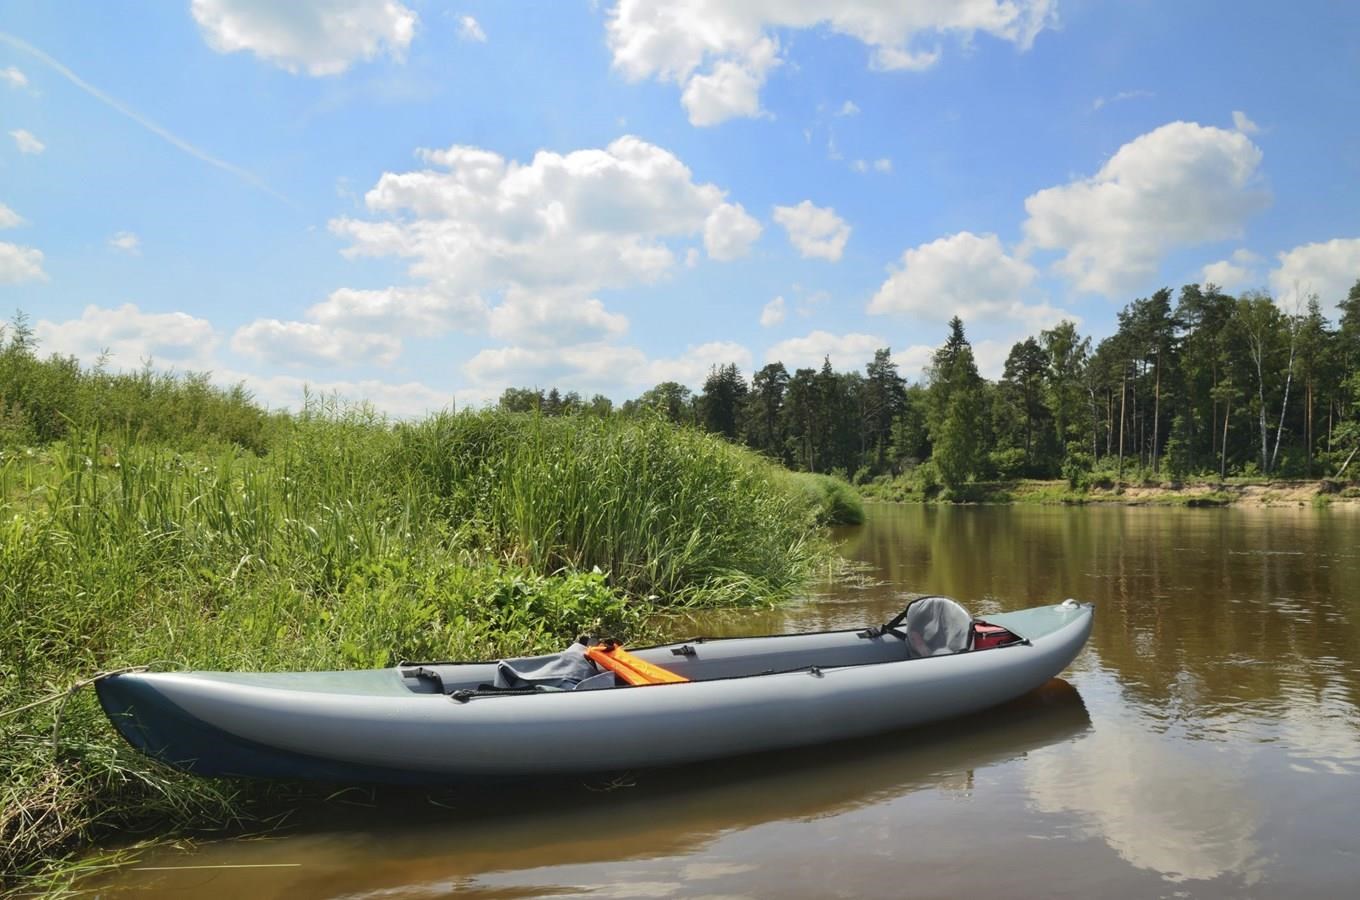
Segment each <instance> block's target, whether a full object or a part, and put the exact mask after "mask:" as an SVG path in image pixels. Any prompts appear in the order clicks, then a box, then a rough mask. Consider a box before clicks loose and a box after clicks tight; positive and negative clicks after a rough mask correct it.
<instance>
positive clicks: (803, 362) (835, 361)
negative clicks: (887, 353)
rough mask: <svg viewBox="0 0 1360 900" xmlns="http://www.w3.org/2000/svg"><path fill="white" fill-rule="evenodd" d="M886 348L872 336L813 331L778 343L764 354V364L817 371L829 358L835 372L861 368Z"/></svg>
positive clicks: (883, 342) (875, 336) (882, 342)
mask: <svg viewBox="0 0 1360 900" xmlns="http://www.w3.org/2000/svg"><path fill="white" fill-rule="evenodd" d="M886 346H888V342H887V341H885V340H884V339H883V338H881V337H879V336H877V335H873V334H858V333H851V334H832V333H831V332H829V331H813V332H811V333H810V334H808V335H805V336H804V337H797V338H789V339H788V340H786V341H780V342H779V343H777V344H775V345H774V346H772V347H770V348H769V349H768V350H766V351H765V361H766V362H769V363H772V362H782V363H783V364H784V367H785V368H786V369H788V370H789V371H790V372H792V371H793V370H795V369H819V368H821V366H822V360H823V359H826V358H827V357H830V359H831V365H832V367H834V368H835V369H837V370H838V371H842V372H844V371H850V370H852V369H859V368H861V367H863V365H864V364H865V363H866V362H869V361H870V360H872V359H873V358H874V351H875V350H878V349H879V348H881V347H886Z"/></svg>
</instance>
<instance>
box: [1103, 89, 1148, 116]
mask: <svg viewBox="0 0 1360 900" xmlns="http://www.w3.org/2000/svg"><path fill="white" fill-rule="evenodd" d="M1155 96H1157V95H1156V94H1154V93H1153V92H1152V91H1144V90H1136V91H1120V92H1119V93H1117V94H1115V95H1114V96H1113V97H1097V98H1096V99H1094V100H1092V101H1091V112H1099V111H1100V110H1101V109H1103V108H1104V107H1106V106H1109V105H1110V104H1111V103H1122V102H1123V101H1125V100H1151V99H1152V98H1153V97H1155Z"/></svg>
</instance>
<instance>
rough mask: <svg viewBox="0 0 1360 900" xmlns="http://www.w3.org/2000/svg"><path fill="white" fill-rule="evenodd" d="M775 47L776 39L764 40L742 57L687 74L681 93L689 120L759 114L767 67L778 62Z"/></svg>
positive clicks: (704, 123)
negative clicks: (761, 90)
mask: <svg viewBox="0 0 1360 900" xmlns="http://www.w3.org/2000/svg"><path fill="white" fill-rule="evenodd" d="M778 51H779V45H778V44H777V43H776V42H775V41H773V40H764V41H761V42H759V43H758V44H756V45H755V46H754V47H752V48H751V49H750V51H749V52H748V53H747V54H746V56H745V58H744V59H742V60H740V61H738V60H724V61H723V62H720V63H717V64H715V65H714V66H713V69H712V71H711V72H708V73H706V74H703V75H695V76H693V77H692V78H690V79H689V83H688V84H686V85H685V90H684V93H683V94H681V95H680V102H681V103H682V104H684V107H685V112H687V113H689V123H690V124H691V125H697V126H699V127H701V128H702V127H705V126H708V125H718V124H720V123H722V122H726V121H727V120H728V119H736V118H755V117H756V116H759V115H760V114H761V108H760V89H761V87H763V86H764V84H765V78H766V76H767V75H768V74H769V71H770V69H772V68H774V67H775V66H776V65H778V64H779V58H778V56H777V55H776V54H777V53H778Z"/></svg>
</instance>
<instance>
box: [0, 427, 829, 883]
mask: <svg viewBox="0 0 1360 900" xmlns="http://www.w3.org/2000/svg"><path fill="white" fill-rule="evenodd" d="M259 449H262V450H263V451H264V452H263V453H262V454H259V455H257V453H255V452H251V450H247V449H244V448H242V447H241V446H239V445H237V444H224V443H216V444H213V443H207V444H204V445H203V446H198V447H197V448H196V449H194V450H192V451H189V452H182V451H181V450H180V449H177V448H175V447H173V446H170V445H169V444H167V443H165V442H147V441H144V440H128V439H125V438H115V437H112V436H110V435H108V434H101V433H97V432H95V431H83V432H82V431H69V432H68V433H66V434H65V436H64V438H63V439H62V440H60V441H58V442H56V443H52V444H48V445H45V446H39V447H30V448H27V449H20V450H13V449H11V450H7V451H5V453H4V457H3V460H2V461H0V710H12V709H15V708H18V707H22V706H25V705H27V704H29V703H33V702H35V701H38V700H40V699H42V698H43V697H44V696H45V695H48V694H51V693H54V692H60V691H61V690H62V689H63V688H65V687H66V686H68V685H70V684H71V683H72V682H73V681H75V680H76V679H78V678H80V677H83V676H87V675H90V674H93V673H96V672H100V671H107V670H111V669H116V668H119V667H122V666H130V665H140V664H147V663H154V664H157V665H160V666H164V667H167V668H170V667H177V666H183V667H189V668H226V669H242V670H263V669H327V668H355V667H374V666H387V665H392V664H394V663H396V662H397V661H399V660H401V659H403V658H406V659H433V658H473V657H496V656H500V655H508V654H512V653H514V654H518V653H524V652H531V651H539V650H544V649H548V648H556V647H560V646H561V645H563V644H564V643H565V642H567V641H569V640H570V639H572V638H573V637H575V636H576V635H578V634H581V633H585V632H595V633H601V634H613V635H619V636H622V637H625V638H630V637H641V636H642V634H641V632H642V630H643V626H642V624H641V623H642V621H643V619H644V618H645V617H646V616H647V615H649V614H650V613H653V612H655V611H657V610H658V609H664V608H667V607H675V606H685V605H696V604H733V603H766V602H770V601H773V600H775V599H778V598H780V597H782V596H785V595H786V594H787V593H788V592H789V591H790V590H792V589H794V588H796V587H797V586H798V585H800V584H802V583H803V582H804V581H805V579H806V578H807V577H808V575H809V574H810V573H811V571H812V570H813V567H814V566H815V565H817V563H818V562H819V561H820V560H821V559H823V558H825V552H826V551H825V549H824V547H823V545H822V543H821V540H820V538H819V537H818V534H819V532H818V523H819V519H826V518H828V516H829V513H828V511H827V509H826V500H825V498H826V496H827V492H825V491H819V492H817V496H813V494H812V493H811V492H808V491H806V490H804V489H801V488H799V487H798V486H797V485H796V483H795V482H793V481H791V480H790V479H789V478H788V477H787V474H786V473H785V472H783V470H781V469H778V468H776V467H774V466H772V465H770V464H768V463H766V462H764V461H763V460H761V459H759V458H758V457H756V456H755V455H754V454H751V453H748V452H746V451H744V450H741V449H738V448H735V447H732V446H731V445H728V444H726V443H724V442H723V441H721V440H720V439H717V438H714V437H711V436H707V435H704V434H701V433H699V432H696V431H692V430H687V429H679V428H675V427H673V426H671V425H669V424H665V423H662V422H654V421H625V420H621V419H617V418H612V419H603V420H601V419H588V418H573V419H544V418H538V417H533V416H526V415H510V414H496V413H482V414H466V413H465V414H460V415H442V416H437V417H434V418H431V419H428V420H426V421H423V422H419V423H415V424H402V425H397V426H393V425H390V424H388V423H386V422H384V421H383V420H381V419H378V418H375V417H372V416H367V415H363V414H355V413H351V414H330V415H305V416H301V417H298V418H296V419H293V418H284V419H279V418H275V419H271V420H270V423H269V435H268V444H267V446H264V447H262V448H259ZM278 790H280V788H268V787H260V786H256V785H241V784H236V783H232V782H225V781H220V782H219V781H206V780H198V779H191V778H188V777H185V776H181V775H179V774H176V773H172V772H169V771H167V770H165V769H163V768H161V767H159V766H156V765H153V764H151V763H149V762H148V761H146V760H145V759H143V758H141V757H140V756H137V755H135V754H134V753H133V752H132V751H131V750H129V749H128V748H126V747H125V746H123V744H122V742H121V740H120V739H118V738H117V737H115V735H114V733H113V731H112V729H111V728H110V727H109V726H108V724H107V722H106V721H104V719H103V716H102V714H101V713H100V712H99V711H98V709H97V705H96V704H95V702H94V700H93V697H92V696H91V694H90V692H88V691H84V692H81V693H78V694H75V695H73V696H71V697H70V698H69V700H63V701H61V702H55V703H46V704H42V705H39V706H36V707H34V708H32V709H30V710H28V711H25V712H22V713H20V714H18V715H11V716H7V717H5V718H2V719H0V889H4V888H9V889H14V888H16V887H21V886H22V887H26V888H37V887H40V886H41V885H42V884H43V883H44V882H43V881H42V879H44V878H50V877H52V873H53V872H54V871H58V869H59V867H58V863H59V861H60V860H62V859H63V858H71V857H72V856H73V855H75V854H78V853H80V852H81V851H82V850H83V849H84V848H86V847H88V846H90V844H91V842H93V841H96V840H99V839H100V838H102V837H105V836H108V835H111V834H114V833H120V834H127V833H130V832H136V833H141V834H148V835H152V836H164V835H169V834H174V833H179V832H183V831H187V830H197V829H210V828H220V827H226V826H228V825H230V824H232V823H234V822H238V821H240V820H242V819H249V818H250V817H251V816H252V815H253V813H254V812H255V811H256V810H257V809H259V808H260V804H261V802H262V801H263V800H266V799H269V798H268V795H269V794H270V793H271V791H272V792H275V793H276V792H277V791H278Z"/></svg>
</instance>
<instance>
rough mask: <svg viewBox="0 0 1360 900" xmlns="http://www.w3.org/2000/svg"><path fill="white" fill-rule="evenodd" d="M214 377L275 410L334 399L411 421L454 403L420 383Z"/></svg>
mask: <svg viewBox="0 0 1360 900" xmlns="http://www.w3.org/2000/svg"><path fill="white" fill-rule="evenodd" d="M217 375H218V377H217V379H216V380H217V381H218V382H219V383H224V384H235V383H237V382H241V383H243V384H245V386H246V389H247V390H249V391H250V392H251V394H252V395H254V397H255V399H257V400H258V401H260V402H261V403H263V404H265V405H266V406H269V407H272V408H276V409H277V408H283V409H301V408H302V405H303V403H304V401H305V399H306V398H307V397H308V396H311V397H313V398H315V397H317V396H318V395H320V396H335V397H339V398H340V400H341V401H342V402H346V403H371V404H373V406H374V407H375V408H376V409H378V410H380V411H381V412H383V413H386V414H387V415H390V416H396V417H397V418H399V419H410V418H419V417H420V416H424V415H427V414H429V413H432V412H438V411H439V410H442V409H448V408H450V407H451V406H453V400H454V396H453V394H451V393H450V392H448V391H441V390H438V389H437V388H433V387H430V386H429V385H427V384H425V383H423V382H419V381H407V382H401V383H395V384H394V383H392V382H387V381H378V380H376V379H363V380H360V381H345V380H335V381H329V380H325V381H318V380H316V379H313V378H302V377H300V376H297V375H259V374H257V373H254V372H233V371H230V370H223V371H220V372H218V373H217Z"/></svg>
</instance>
